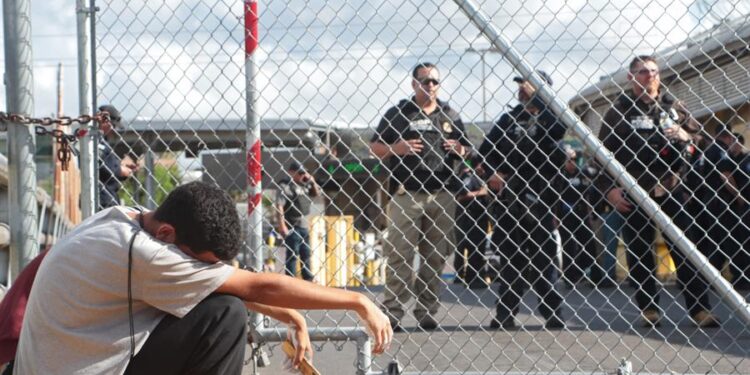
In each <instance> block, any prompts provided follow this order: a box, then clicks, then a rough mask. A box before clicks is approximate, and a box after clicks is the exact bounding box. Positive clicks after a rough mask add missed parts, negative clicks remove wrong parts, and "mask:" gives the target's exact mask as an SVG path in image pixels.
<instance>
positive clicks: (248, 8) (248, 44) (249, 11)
mask: <svg viewBox="0 0 750 375" xmlns="http://www.w3.org/2000/svg"><path fill="white" fill-rule="evenodd" d="M257 47H258V1H256V0H245V56H250V55H252V54H253V52H255V49H256V48H257Z"/></svg>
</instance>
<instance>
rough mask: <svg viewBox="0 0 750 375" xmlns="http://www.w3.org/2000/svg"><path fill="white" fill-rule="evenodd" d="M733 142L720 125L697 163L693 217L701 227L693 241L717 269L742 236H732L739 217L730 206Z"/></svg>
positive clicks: (732, 254) (734, 165) (735, 250)
mask: <svg viewBox="0 0 750 375" xmlns="http://www.w3.org/2000/svg"><path fill="white" fill-rule="evenodd" d="M736 142H737V139H736V138H735V136H734V134H732V132H731V130H730V129H728V128H724V127H722V128H721V129H719V130H718V132H717V134H716V136H715V137H714V141H713V143H712V144H711V145H710V146H708V147H707V148H706V150H705V151H704V152H703V154H702V158H701V159H700V160H699V162H698V163H697V166H696V167H697V168H698V171H697V172H698V173H699V174H700V176H701V177H702V180H703V184H701V185H700V188H699V189H698V190H697V191H696V198H697V200H698V201H699V202H700V204H699V208H700V210H699V211H698V215H697V217H696V220H695V222H696V223H697V225H698V228H700V233H698V236H696V245H697V246H698V249H699V250H701V252H702V253H703V255H705V256H706V257H708V259H709V260H710V261H711V263H712V264H713V265H714V267H716V268H718V269H722V268H723V266H724V263H725V262H726V261H727V260H731V259H733V258H734V257H735V256H736V255H737V254H738V253H739V252H740V248H741V242H740V241H741V240H740V239H739V238H735V237H734V236H733V234H734V233H736V230H737V228H736V227H737V226H738V225H740V218H739V216H738V215H737V211H736V210H733V209H732V202H733V201H734V199H735V197H736V194H735V191H736V187H735V186H733V185H734V184H733V183H730V180H729V179H731V178H732V174H733V173H734V171H735V170H736V169H737V160H736V158H735V157H736V155H731V154H730V147H731V146H732V145H733V144H735V143H736ZM730 268H732V267H731V264H730Z"/></svg>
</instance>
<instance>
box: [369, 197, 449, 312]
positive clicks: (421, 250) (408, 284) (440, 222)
mask: <svg viewBox="0 0 750 375" xmlns="http://www.w3.org/2000/svg"><path fill="white" fill-rule="evenodd" d="M455 206H456V201H455V198H454V197H453V195H452V194H451V193H449V192H447V191H439V192H436V193H420V192H410V191H406V192H404V191H399V192H398V193H397V194H396V195H395V196H394V197H393V199H392V200H391V202H390V203H389V204H388V219H389V228H388V234H387V236H386V238H385V243H384V246H383V248H384V253H385V256H386V257H387V263H388V267H387V269H386V289H385V300H384V301H383V305H384V307H385V309H386V313H388V314H389V316H390V317H391V318H392V319H396V320H401V318H403V316H404V304H406V302H408V301H409V299H411V297H412V296H415V297H416V299H417V305H416V307H415V308H414V316H415V317H416V318H417V320H421V319H422V318H424V317H425V316H428V315H429V316H433V315H434V314H436V313H437V311H438V308H439V306H440V301H439V296H440V291H441V290H442V286H443V285H444V283H443V281H442V280H441V278H440V273H441V272H442V271H443V267H444V266H445V262H446V260H447V258H448V257H449V256H450V254H452V253H453V251H454V239H453V236H454V234H453V232H454V230H453V228H454V226H455V223H454V221H453V215H454V211H455ZM415 250H417V251H418V254H419V258H420V261H419V268H418V270H417V272H416V275H415V270H414V269H413V268H412V267H413V264H414V261H413V260H414V254H415ZM415 276H416V279H415Z"/></svg>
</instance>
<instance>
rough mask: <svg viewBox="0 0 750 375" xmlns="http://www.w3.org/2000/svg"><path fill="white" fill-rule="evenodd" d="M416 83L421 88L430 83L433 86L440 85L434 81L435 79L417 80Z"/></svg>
mask: <svg viewBox="0 0 750 375" xmlns="http://www.w3.org/2000/svg"><path fill="white" fill-rule="evenodd" d="M417 82H419V84H420V85H422V86H427V85H429V84H430V83H432V84H433V85H435V86H439V85H440V81H438V80H436V79H435V78H421V79H417Z"/></svg>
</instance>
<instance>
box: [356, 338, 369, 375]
mask: <svg viewBox="0 0 750 375" xmlns="http://www.w3.org/2000/svg"><path fill="white" fill-rule="evenodd" d="M371 367H372V341H370V337H369V336H367V332H366V331H365V336H360V337H357V375H367V373H368V372H369V371H370V368H371Z"/></svg>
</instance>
